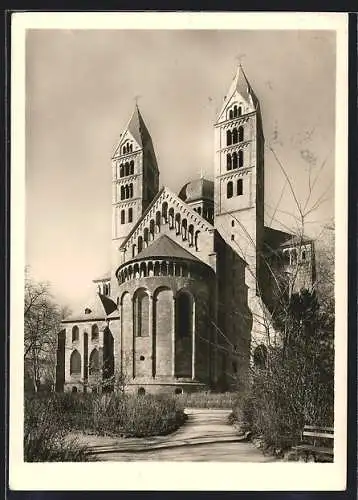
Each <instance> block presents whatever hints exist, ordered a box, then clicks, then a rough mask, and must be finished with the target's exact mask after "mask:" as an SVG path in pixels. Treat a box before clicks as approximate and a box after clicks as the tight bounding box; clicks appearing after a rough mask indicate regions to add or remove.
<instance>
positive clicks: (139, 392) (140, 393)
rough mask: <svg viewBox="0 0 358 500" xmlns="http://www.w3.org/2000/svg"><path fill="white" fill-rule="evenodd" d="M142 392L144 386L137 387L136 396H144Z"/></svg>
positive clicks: (143, 391)
mask: <svg viewBox="0 0 358 500" xmlns="http://www.w3.org/2000/svg"><path fill="white" fill-rule="evenodd" d="M144 394H145V389H144V387H139V389H138V396H144Z"/></svg>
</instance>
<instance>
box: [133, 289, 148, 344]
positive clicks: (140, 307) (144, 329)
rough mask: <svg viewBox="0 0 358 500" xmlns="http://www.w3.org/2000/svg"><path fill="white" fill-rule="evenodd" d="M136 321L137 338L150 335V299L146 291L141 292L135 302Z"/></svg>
mask: <svg viewBox="0 0 358 500" xmlns="http://www.w3.org/2000/svg"><path fill="white" fill-rule="evenodd" d="M134 307H135V309H134V311H135V316H134V317H135V319H136V331H135V334H136V337H147V336H148V335H149V297H148V295H147V294H146V293H145V291H144V290H140V291H139V292H138V294H137V295H136V298H135V301H134Z"/></svg>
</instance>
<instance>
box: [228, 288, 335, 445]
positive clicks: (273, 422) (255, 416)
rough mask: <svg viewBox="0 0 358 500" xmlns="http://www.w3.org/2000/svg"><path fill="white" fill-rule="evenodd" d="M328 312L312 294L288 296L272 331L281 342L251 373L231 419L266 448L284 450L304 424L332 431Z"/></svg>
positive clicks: (330, 342)
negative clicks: (324, 426) (326, 427)
mask: <svg viewBox="0 0 358 500" xmlns="http://www.w3.org/2000/svg"><path fill="white" fill-rule="evenodd" d="M330 321H331V317H330V315H327V312H326V311H324V310H322V311H321V310H320V307H319V302H318V298H317V295H316V293H315V292H314V291H308V290H305V289H303V290H301V291H300V292H299V293H294V294H292V296H291V298H290V299H289V300H288V302H287V307H285V308H282V310H281V316H280V315H279V314H278V315H277V317H276V326H277V327H278V329H279V332H280V335H281V342H280V344H279V345H278V346H276V347H271V348H270V349H269V350H268V355H267V361H266V365H265V366H263V367H255V368H253V372H252V385H251V390H250V392H249V393H247V395H246V397H245V398H244V400H243V402H242V406H241V408H240V409H239V408H236V417H237V419H238V420H240V421H242V422H243V425H244V427H245V426H246V427H248V428H249V429H250V430H251V431H252V432H253V433H254V434H255V435H259V436H261V437H262V440H263V441H264V443H265V445H266V446H273V447H275V448H278V449H285V448H287V447H289V446H290V445H292V444H293V443H294V442H296V441H297V440H298V439H299V437H300V433H301V431H302V429H303V426H304V425H305V424H310V423H311V424H317V425H333V396H334V395H333V380H334V343H333V328H332V325H330V329H329V328H327V324H329V323H330Z"/></svg>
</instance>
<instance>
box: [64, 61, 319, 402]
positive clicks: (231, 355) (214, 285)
mask: <svg viewBox="0 0 358 500" xmlns="http://www.w3.org/2000/svg"><path fill="white" fill-rule="evenodd" d="M213 140H214V144H215V148H214V150H215V152H214V154H215V158H214V172H213V178H214V180H213V181H212V180H208V179H205V178H204V177H200V178H198V179H193V180H191V181H189V182H187V183H186V184H185V185H184V186H183V187H182V188H181V189H180V191H179V193H173V192H172V191H171V190H170V189H168V188H167V187H163V188H161V189H159V168H158V164H157V160H156V154H155V147H154V145H153V142H152V139H151V135H150V131H149V130H148V128H147V126H146V124H145V122H144V120H143V117H142V115H141V113H140V111H139V108H138V106H137V105H136V107H135V109H134V112H133V115H132V116H131V118H130V120H129V122H128V124H127V126H126V128H125V130H124V131H123V133H122V134H121V136H120V139H119V143H118V146H117V147H116V149H115V153H114V155H113V157H112V263H111V269H109V270H108V272H106V273H105V274H103V275H102V276H99V277H97V278H96V279H94V280H93V281H94V284H95V287H96V290H95V292H94V294H93V300H92V301H91V303H89V304H85V305H84V307H83V309H82V310H80V311H77V312H76V313H74V314H72V315H71V316H70V317H69V318H66V320H65V321H63V330H62V332H61V333H60V334H59V342H58V354H57V390H60V391H62V390H65V391H73V392H77V391H88V392H91V391H104V390H106V391H112V390H116V389H117V388H118V387H124V386H125V387H126V390H128V391H132V392H137V393H139V394H144V393H158V392H166V393H172V394H180V393H183V392H184V393H185V392H190V391H199V390H208V389H216V390H227V389H229V388H230V387H233V386H234V387H236V388H237V387H244V386H245V384H246V383H247V380H248V372H249V368H250V365H251V364H252V363H262V362H264V358H265V349H266V347H265V343H266V339H267V332H268V330H269V329H270V328H271V325H269V321H266V319H267V318H269V315H270V311H269V305H268V304H269V303H270V294H271V296H272V293H271V291H270V289H271V279H270V275H269V273H268V270H267V268H268V267H269V268H270V269H271V268H272V266H274V263H275V262H280V266H281V267H282V269H283V271H284V273H285V275H289V273H290V268H293V266H295V269H298V273H297V277H298V280H296V282H298V283H299V285H300V286H305V284H307V283H311V282H312V280H313V279H314V258H313V254H314V252H313V242H312V241H309V240H303V241H302V240H301V241H300V242H299V244H298V242H297V237H295V236H293V235H292V234H289V233H285V232H282V231H278V230H276V229H272V228H268V227H265V225H264V200H265V197H264V173H265V172H264V157H265V153H264V141H265V139H264V134H263V126H262V116H261V112H260V103H259V100H258V99H257V97H256V95H255V93H254V91H253V89H252V87H251V85H250V83H249V81H248V79H247V77H246V75H245V73H244V71H243V69H242V67H241V66H239V68H238V69H237V72H236V74H235V76H234V78H233V80H232V82H231V85H230V88H229V91H228V93H227V95H226V96H225V98H224V100H223V104H222V108H221V111H220V113H219V114H218V116H217V119H216V123H215V124H214V131H213ZM269 256H274V258H273V259H271V260H270V262H271V264H272V265H270V266H266V265H265V263H266V261H267V258H271V257H269ZM277 256H279V258H278V257H277ZM271 298H272V297H271Z"/></svg>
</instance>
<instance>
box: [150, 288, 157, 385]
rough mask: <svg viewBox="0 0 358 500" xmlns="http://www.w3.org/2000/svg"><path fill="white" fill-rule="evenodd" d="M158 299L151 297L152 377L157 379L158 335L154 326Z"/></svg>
mask: <svg viewBox="0 0 358 500" xmlns="http://www.w3.org/2000/svg"><path fill="white" fill-rule="evenodd" d="M155 302H156V299H155V298H154V297H153V295H149V336H150V338H151V339H152V377H153V378H154V377H155V371H156V362H157V361H156V335H155V326H154V314H153V313H154V307H155Z"/></svg>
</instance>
